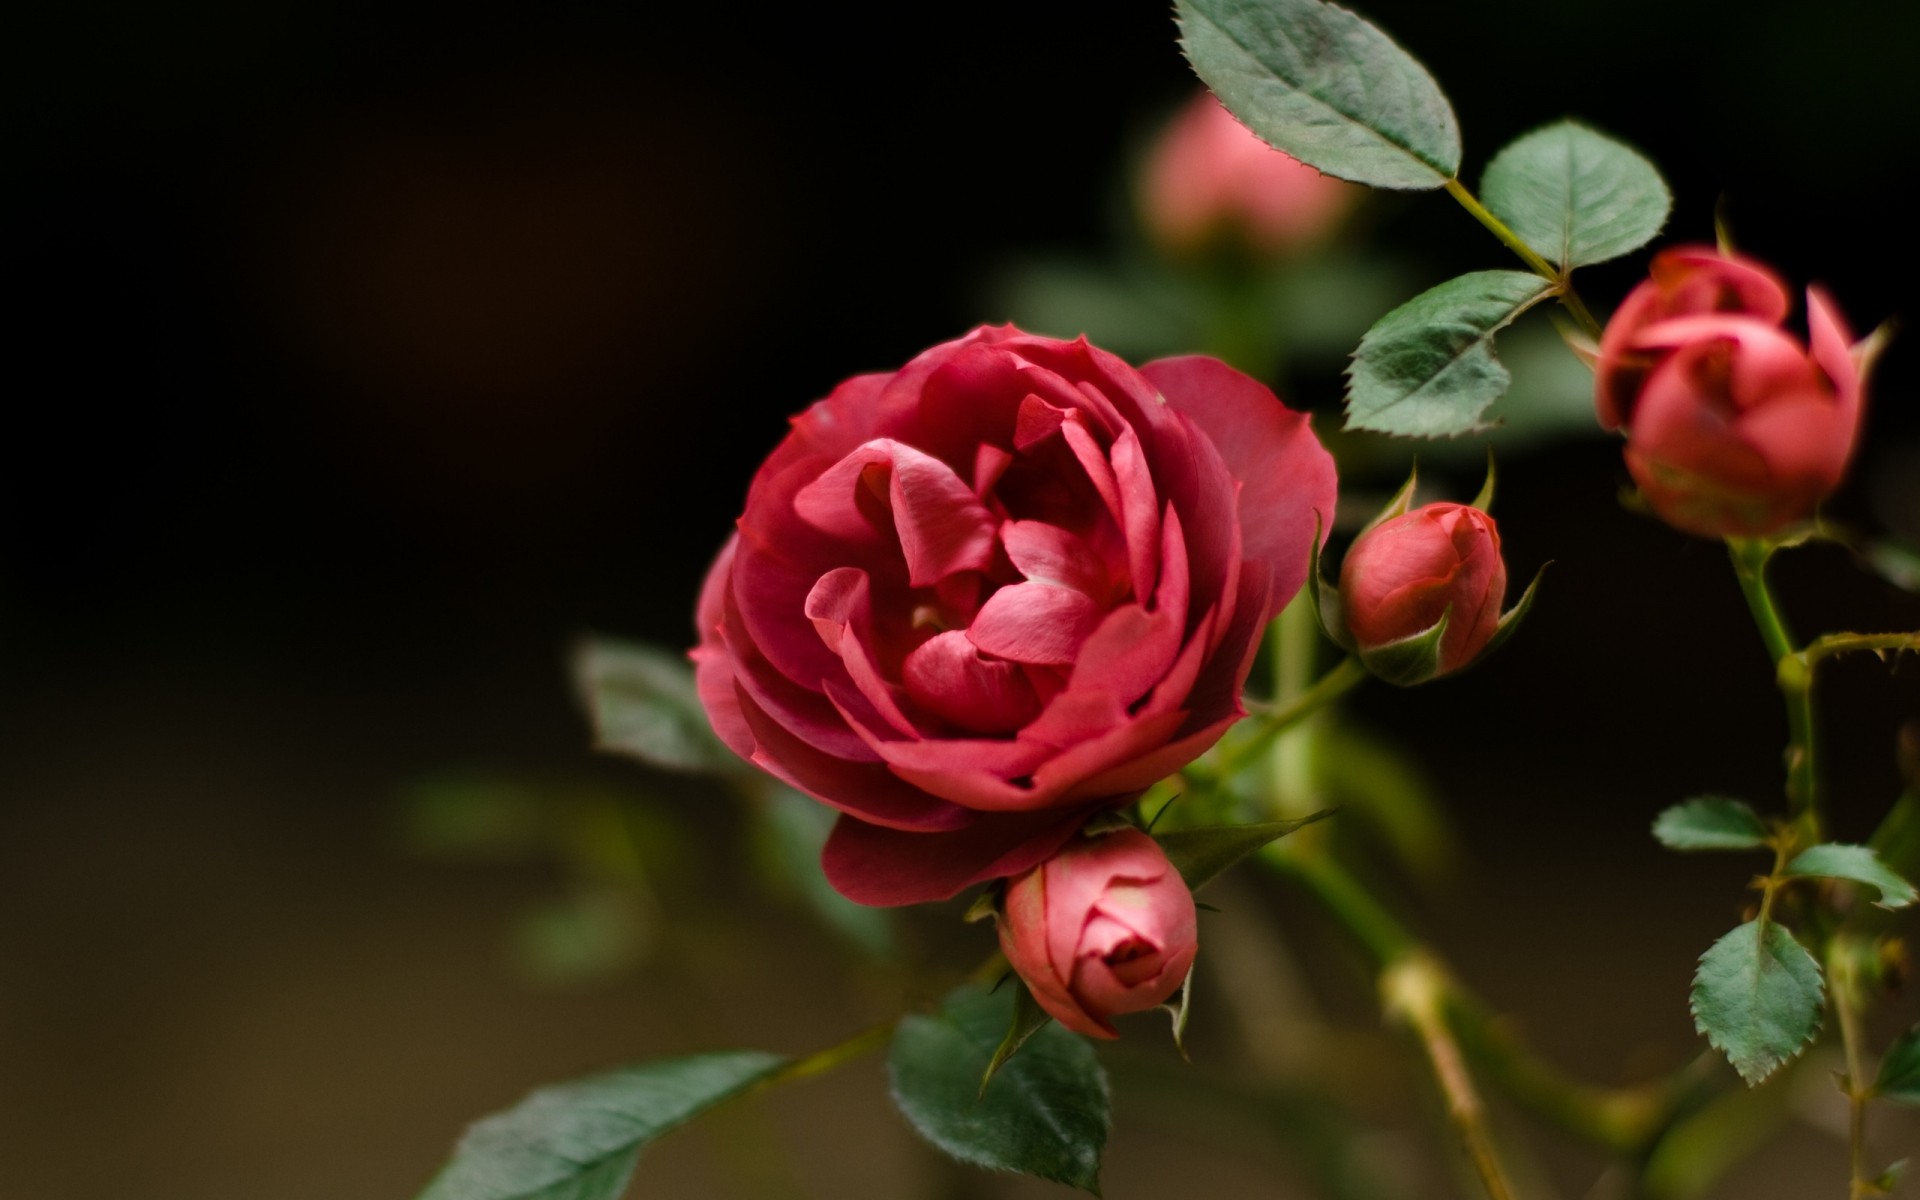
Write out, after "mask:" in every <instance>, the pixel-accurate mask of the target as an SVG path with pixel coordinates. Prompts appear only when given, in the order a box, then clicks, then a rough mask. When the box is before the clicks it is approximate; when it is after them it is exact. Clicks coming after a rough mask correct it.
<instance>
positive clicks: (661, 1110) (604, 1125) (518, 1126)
mask: <svg viewBox="0 0 1920 1200" xmlns="http://www.w3.org/2000/svg"><path fill="white" fill-rule="evenodd" d="M785 1062H786V1060H785V1059H783V1058H781V1057H779V1056H778V1055H774V1054H763V1053H760V1052H758V1051H752V1050H740V1051H731V1052H724V1053H718V1054H696V1055H692V1056H690V1057H687V1058H673V1059H666V1060H664V1061H661V1062H655V1063H647V1064H645V1065H643V1066H638V1067H628V1068H625V1069H623V1070H619V1071H609V1072H607V1073H606V1074H604V1075H595V1076H592V1077H590V1078H587V1079H581V1080H577V1081H575V1082H573V1083H563V1084H559V1085H557V1086H554V1087H547V1088H541V1089H540V1090H539V1091H537V1092H534V1093H533V1094H532V1095H530V1096H528V1097H527V1098H526V1099H525V1100H522V1101H521V1102H520V1103H519V1104H516V1105H514V1106H513V1107H512V1108H510V1109H508V1110H507V1111H505V1112H503V1113H500V1114H498V1115H496V1116H492V1117H488V1118H486V1119H485V1120H483V1121H480V1122H478V1123H476V1124H475V1125H474V1126H473V1127H472V1128H470V1129H469V1130H467V1133H466V1136H465V1137H463V1138H461V1139H460V1144H459V1145H458V1146H456V1147H455V1148H454V1152H453V1161H452V1162H450V1163H448V1164H447V1166H446V1168H445V1169H444V1170H442V1171H441V1172H440V1174H439V1175H438V1176H437V1177H435V1179H434V1181H433V1182H432V1183H430V1184H428V1185H427V1190H426V1191H424V1192H422V1193H420V1197H419V1200H616V1198H617V1197H618V1196H619V1195H620V1194H621V1193H622V1192H623V1191H625V1190H626V1186H627V1179H628V1178H629V1177H630V1176H631V1175H632V1174H633V1165H634V1162H635V1161H636V1160H637V1159H638V1158H639V1156H640V1151H641V1149H642V1148H643V1147H644V1146H645V1145H646V1144H647V1143H648V1142H650V1141H652V1140H653V1139H654V1138H657V1137H659V1136H660V1135H661V1134H663V1133H665V1132H667V1131H668V1130H669V1129H672V1128H674V1127H675V1126H678V1125H683V1124H685V1123H686V1122H687V1121H689V1120H692V1119H693V1118H694V1117H696V1116H698V1115H700V1114H701V1113H702V1112H705V1111H706V1110H707V1109H709V1108H712V1107H713V1106H714V1105H716V1104H718V1103H720V1102H721V1101H723V1100H726V1099H728V1098H730V1097H732V1096H737V1095H739V1094H740V1093H741V1092H743V1091H745V1090H746V1089H747V1088H750V1087H752V1086H753V1085H754V1084H756V1083H758V1082H759V1081H761V1080H762V1079H765V1078H766V1077H767V1076H769V1075H771V1074H773V1073H774V1072H775V1071H777V1070H779V1069H780V1067H781V1066H782V1065H783V1064H784V1063H785Z"/></svg>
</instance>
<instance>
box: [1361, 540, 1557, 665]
mask: <svg viewBox="0 0 1920 1200" xmlns="http://www.w3.org/2000/svg"><path fill="white" fill-rule="evenodd" d="M1506 591H1507V565H1506V563H1505V562H1504V561H1503V560H1502V559H1501V557H1500V531H1499V529H1498V528H1497V527H1496V526H1495V525H1494V523H1493V518H1492V517H1491V516H1489V515H1487V513H1485V512H1484V511H1482V510H1481V509H1478V508H1474V507H1471V506H1469V505H1465V504H1450V503H1438V504H1427V505H1423V506H1422V507H1420V508H1416V509H1413V510H1412V511H1408V512H1401V513H1399V514H1398V515H1389V516H1387V517H1386V518H1385V519H1383V520H1381V521H1380V522H1379V523H1377V524H1375V525H1373V526H1371V527H1369V528H1368V529H1367V530H1365V531H1364V532H1362V533H1361V535H1360V536H1359V537H1358V538H1356V539H1355V540H1354V543H1353V546H1352V548H1351V549H1349V550H1348V551H1347V557H1346V561H1345V562H1343V563H1341V564H1340V612H1341V615H1342V617H1343V619H1344V621H1345V627H1346V632H1347V633H1348V635H1349V638H1350V641H1351V644H1352V647H1353V650H1354V652H1355V653H1356V654H1358V655H1359V656H1360V661H1361V662H1362V663H1363V664H1365V666H1366V667H1367V669H1368V670H1369V671H1371V672H1373V673H1374V674H1375V675H1378V676H1380V677H1381V678H1382V679H1385V680H1387V681H1388V682H1389V683H1395V684H1399V685H1401V686H1403V687H1404V686H1411V685H1413V684H1416V683H1425V682H1426V681H1427V680H1429V679H1437V678H1439V677H1440V676H1442V675H1447V674H1451V673H1452V672H1454V671H1458V670H1459V669H1460V668H1462V667H1464V666H1466V665H1467V664H1469V663H1471V662H1473V661H1474V659H1476V658H1478V657H1479V656H1480V655H1481V653H1482V652H1484V651H1485V650H1486V649H1487V647H1488V646H1489V645H1490V644H1491V643H1492V642H1493V640H1494V638H1495V636H1496V635H1497V634H1499V633H1500V632H1501V629H1502V626H1503V624H1508V623H1510V620H1512V619H1517V617H1518V615H1519V613H1520V609H1519V608H1518V607H1516V609H1515V610H1514V613H1513V614H1511V616H1510V618H1502V617H1501V615H1500V602H1501V599H1502V597H1504V596H1505V595H1506Z"/></svg>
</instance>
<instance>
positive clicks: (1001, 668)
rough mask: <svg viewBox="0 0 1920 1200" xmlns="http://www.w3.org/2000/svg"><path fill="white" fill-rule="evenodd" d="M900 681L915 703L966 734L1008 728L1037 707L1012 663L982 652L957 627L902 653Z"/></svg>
mask: <svg viewBox="0 0 1920 1200" xmlns="http://www.w3.org/2000/svg"><path fill="white" fill-rule="evenodd" d="M904 681H905V683H906V688H907V695H908V696H909V697H911V698H912V700H913V702H914V703H915V704H917V705H919V706H920V707H921V708H922V709H924V710H925V711H927V712H930V713H932V714H933V715H935V716H937V717H940V718H941V719H943V720H946V721H951V722H952V723H953V724H955V725H958V726H959V727H960V728H962V729H965V730H967V731H969V732H972V733H988V734H992V733H1012V732H1013V731H1014V730H1016V729H1019V728H1020V727H1021V726H1023V725H1025V724H1026V723H1027V722H1028V721H1030V720H1032V719H1033V717H1034V715H1035V714H1036V713H1038V712H1039V711H1040V701H1039V699H1038V698H1037V697H1036V696H1035V695H1034V692H1033V687H1032V685H1030V684H1029V683H1028V682H1027V677H1026V673H1025V672H1024V671H1023V670H1022V669H1021V668H1020V667H1019V666H1018V665H1017V664H1015V663H1012V662H1008V661H1007V660H1005V659H1001V658H990V657H987V656H984V655H982V654H981V653H980V651H979V650H978V649H977V648H976V647H975V646H974V644H973V643H972V642H971V641H969V640H968V638H967V635H966V634H964V633H961V632H959V631H957V630H949V631H947V632H945V633H940V634H936V635H935V636H934V637H932V638H930V639H929V640H927V641H926V642H924V643H922V644H921V646H920V648H919V649H917V650H915V651H914V652H913V653H911V654H909V655H907V659H906V663H905V664H904Z"/></svg>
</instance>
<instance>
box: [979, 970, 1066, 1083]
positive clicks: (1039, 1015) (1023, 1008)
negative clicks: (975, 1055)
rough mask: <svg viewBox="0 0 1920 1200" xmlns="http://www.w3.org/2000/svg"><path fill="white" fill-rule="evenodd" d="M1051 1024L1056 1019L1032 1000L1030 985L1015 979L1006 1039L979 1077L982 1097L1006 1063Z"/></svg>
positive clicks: (1018, 978) (1017, 977)
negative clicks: (1011, 1017) (1011, 1010)
mask: <svg viewBox="0 0 1920 1200" xmlns="http://www.w3.org/2000/svg"><path fill="white" fill-rule="evenodd" d="M1051 1020H1053V1017H1052V1016H1051V1015H1049V1014H1048V1012H1047V1010H1046V1009H1044V1008H1041V1007H1040V1002H1039V1001H1038V1000H1035V999H1034V998H1033V989H1031V988H1029V987H1028V986H1027V981H1026V980H1024V979H1022V978H1020V977H1019V976H1018V975H1015V976H1014V977H1013V1019H1012V1020H1011V1021H1009V1022H1008V1023H1007V1036H1006V1037H1004V1038H1001V1039H1000V1045H999V1048H997V1049H996V1050H994V1052H993V1057H992V1058H991V1059H989V1060H988V1061H987V1069H986V1070H985V1071H983V1072H981V1074H980V1095H982V1096H984V1095H986V1094H987V1085H988V1084H989V1083H992V1082H993V1077H994V1076H995V1075H997V1074H999V1073H1000V1068H1001V1067H1004V1066H1006V1065H1007V1060H1008V1059H1010V1058H1012V1057H1013V1056H1014V1055H1016V1054H1018V1053H1019V1052H1020V1047H1022V1046H1024V1045H1026V1044H1027V1041H1028V1040H1029V1039H1030V1038H1032V1037H1033V1035H1034V1034H1036V1033H1039V1032H1040V1030H1041V1028H1042V1027H1044V1026H1045V1025H1046V1023H1047V1022H1048V1021H1051Z"/></svg>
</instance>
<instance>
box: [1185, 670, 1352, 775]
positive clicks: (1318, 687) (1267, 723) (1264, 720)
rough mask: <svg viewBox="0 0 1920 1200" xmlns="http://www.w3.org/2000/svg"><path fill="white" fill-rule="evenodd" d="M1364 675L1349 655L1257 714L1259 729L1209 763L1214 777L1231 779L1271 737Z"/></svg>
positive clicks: (1317, 708)
mask: <svg viewBox="0 0 1920 1200" xmlns="http://www.w3.org/2000/svg"><path fill="white" fill-rule="evenodd" d="M1366 678H1367V669H1366V668H1365V667H1363V666H1361V665H1360V660H1359V659H1357V658H1349V659H1346V660H1344V661H1343V662H1341V664H1340V665H1339V666H1337V667H1335V668H1334V669H1333V670H1331V671H1328V672H1327V673H1326V674H1325V675H1322V676H1321V677H1320V678H1319V679H1317V680H1315V681H1314V683H1313V686H1312V687H1310V688H1308V689H1307V690H1306V691H1304V692H1302V693H1301V694H1300V696H1299V697H1298V698H1297V699H1295V700H1294V701H1293V702H1292V703H1291V704H1287V705H1284V706H1282V707H1280V708H1276V709H1272V710H1270V711H1268V712H1265V713H1261V714H1258V715H1257V716H1256V717H1255V719H1256V720H1257V721H1258V722H1259V728H1257V729H1255V730H1254V731H1253V733H1252V734H1251V735H1249V736H1248V737H1247V738H1246V740H1245V741H1242V742H1240V743H1239V744H1237V745H1235V746H1234V747H1232V749H1231V750H1230V751H1228V752H1225V753H1223V754H1222V755H1221V756H1220V758H1219V759H1218V760H1217V761H1216V762H1215V763H1214V766H1213V776H1214V778H1215V779H1231V778H1233V777H1234V776H1235V775H1236V774H1238V773H1239V772H1240V770H1241V769H1242V768H1243V767H1245V766H1246V765H1247V763H1248V762H1250V761H1251V760H1252V759H1253V758H1254V757H1255V756H1257V755H1259V754H1260V753H1261V752H1263V751H1264V750H1265V749H1266V748H1267V746H1268V744H1269V743H1271V742H1272V741H1273V739H1274V738H1276V737H1278V736H1279V735H1280V734H1282V733H1284V732H1286V731H1287V730H1289V729H1291V728H1293V727H1294V726H1295V725H1298V724H1299V723H1300V722H1302V721H1304V720H1306V719H1307V718H1308V717H1310V716H1312V715H1313V714H1314V713H1316V712H1318V711H1320V710H1321V709H1322V708H1325V707H1326V706H1327V705H1328V704H1331V703H1332V702H1333V701H1335V700H1337V699H1339V698H1340V697H1341V696H1343V695H1345V694H1346V693H1348V692H1350V691H1352V690H1353V688H1354V687H1355V686H1356V685H1357V684H1359V683H1361V682H1362V681H1363V680H1365V679H1366Z"/></svg>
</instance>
